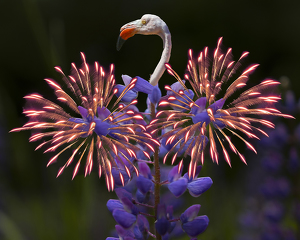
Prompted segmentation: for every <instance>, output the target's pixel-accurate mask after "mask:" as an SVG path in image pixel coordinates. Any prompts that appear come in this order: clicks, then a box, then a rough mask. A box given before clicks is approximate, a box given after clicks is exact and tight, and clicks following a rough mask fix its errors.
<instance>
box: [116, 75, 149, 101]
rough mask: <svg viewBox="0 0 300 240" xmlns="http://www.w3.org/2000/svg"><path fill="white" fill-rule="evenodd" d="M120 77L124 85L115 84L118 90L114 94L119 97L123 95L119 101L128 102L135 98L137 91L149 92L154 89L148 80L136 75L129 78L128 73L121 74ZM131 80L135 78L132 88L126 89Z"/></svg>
mask: <svg viewBox="0 0 300 240" xmlns="http://www.w3.org/2000/svg"><path fill="white" fill-rule="evenodd" d="M122 79H123V82H124V84H125V85H121V84H117V85H116V88H117V89H118V90H119V91H118V92H117V93H116V95H117V96H118V97H120V96H121V94H122V95H123V96H122V97H121V101H123V102H125V103H127V102H128V103H129V102H131V101H132V100H133V99H136V98H137V96H138V92H143V93H146V94H150V93H152V91H153V89H154V87H153V86H152V85H151V84H150V83H149V82H148V81H146V80H145V79H143V78H141V77H138V76H137V77H135V78H131V77H130V76H128V75H122ZM132 80H135V81H136V84H135V85H134V86H133V87H132V88H130V89H128V86H129V85H130V83H131V81H132ZM124 90H125V91H124Z"/></svg>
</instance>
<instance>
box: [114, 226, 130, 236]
mask: <svg viewBox="0 0 300 240" xmlns="http://www.w3.org/2000/svg"><path fill="white" fill-rule="evenodd" d="M115 228H116V231H117V233H118V236H119V237H120V239H124V240H125V239H126V240H134V234H133V232H132V231H131V230H128V229H124V228H123V227H122V226H120V225H116V226H115Z"/></svg>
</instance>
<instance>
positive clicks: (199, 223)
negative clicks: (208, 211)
mask: <svg viewBox="0 0 300 240" xmlns="http://www.w3.org/2000/svg"><path fill="white" fill-rule="evenodd" d="M208 223H209V219H208V217H207V216H206V215H203V216H199V217H196V218H195V219H194V220H193V221H190V222H186V223H184V224H182V229H183V231H185V232H186V233H187V234H188V235H189V236H190V237H197V236H198V235H199V234H200V233H203V232H204V231H205V230H206V228H207V226H208Z"/></svg>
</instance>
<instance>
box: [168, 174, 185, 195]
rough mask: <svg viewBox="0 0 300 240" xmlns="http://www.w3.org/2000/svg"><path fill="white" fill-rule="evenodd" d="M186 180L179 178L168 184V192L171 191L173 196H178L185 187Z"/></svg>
mask: <svg viewBox="0 0 300 240" xmlns="http://www.w3.org/2000/svg"><path fill="white" fill-rule="evenodd" d="M187 185H188V181H187V179H186V178H180V179H178V180H177V181H174V182H172V183H170V184H169V185H168V188H169V190H170V192H172V193H173V194H174V195H175V197H180V196H181V195H182V194H183V193H184V192H185V191H186V188H187Z"/></svg>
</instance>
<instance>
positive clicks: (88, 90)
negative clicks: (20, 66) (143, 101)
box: [12, 53, 159, 190]
mask: <svg viewBox="0 0 300 240" xmlns="http://www.w3.org/2000/svg"><path fill="white" fill-rule="evenodd" d="M81 57H82V60H83V66H82V68H79V69H78V68H77V67H76V65H75V64H74V63H72V70H71V75H70V76H69V77H67V76H66V75H65V74H64V73H63V71H62V70H61V68H60V67H55V69H56V70H57V71H58V72H59V73H61V74H62V76H63V80H64V82H65V83H66V85H67V86H68V88H69V89H70V91H71V93H72V94H73V95H74V96H75V98H74V99H73V98H71V96H70V95H69V94H67V93H66V92H65V91H64V90H63V89H62V88H61V87H60V86H59V85H58V84H57V83H56V82H55V81H53V80H51V79H45V80H46V82H47V83H48V84H49V85H50V86H51V87H52V88H53V89H54V90H55V94H56V96H57V99H58V100H59V101H61V102H63V104H65V105H66V106H67V107H68V108H69V109H68V110H66V109H65V108H63V107H61V106H60V105H58V104H55V103H53V102H51V101H49V100H47V99H45V98H43V97H42V96H41V95H39V94H31V95H28V96H25V99H26V100H27V102H28V107H26V108H25V110H24V113H25V114H26V115H27V116H28V117H29V122H28V123H26V124H25V125H24V126H23V127H21V128H15V129H13V130H12V132H15V131H21V130H34V131H40V132H39V133H36V132H35V134H34V135H32V136H31V137H30V139H29V141H30V142H32V141H36V140H40V139H43V138H46V139H47V140H46V141H44V142H43V143H41V144H40V145H39V146H38V147H37V148H36V149H39V148H41V147H43V146H47V145H48V146H49V147H48V149H47V150H46V151H45V152H53V151H56V150H57V149H58V148H61V147H62V146H63V145H66V146H65V147H64V148H63V149H62V150H60V151H59V152H58V153H57V154H56V155H55V156H54V157H52V158H51V159H50V161H49V162H48V164H47V166H49V165H50V164H52V163H54V162H55V161H56V160H57V158H58V157H59V155H61V154H62V153H63V152H64V151H66V150H68V149H70V148H74V151H73V154H72V155H71V157H70V158H69V160H68V161H67V162H66V163H65V164H64V165H63V166H62V167H61V168H60V169H59V171H58V174H57V176H59V175H60V174H61V173H62V172H63V171H64V169H65V168H66V167H68V166H69V165H70V164H71V163H72V161H73V159H74V157H75V155H79V160H78V161H77V164H76V166H75V169H74V171H73V177H72V179H73V178H74V177H75V175H76V174H77V173H78V171H79V168H80V165H81V164H82V162H83V159H84V158H85V159H86V164H85V176H86V175H88V174H90V173H91V171H92V168H93V165H94V158H96V159H97V161H96V164H97V165H98V172H99V176H101V174H102V173H104V175H105V177H106V185H107V188H108V190H113V189H114V177H113V175H116V174H119V181H120V183H121V184H122V185H124V184H125V181H127V179H125V180H124V178H129V177H130V175H131V173H130V170H129V169H128V167H127V166H126V165H124V169H119V167H118V166H117V164H116V161H123V160H121V157H123V159H125V162H127V163H129V164H130V165H131V166H132V169H134V170H136V171H137V169H136V167H135V166H134V165H133V164H132V163H130V162H131V161H130V160H129V158H132V157H136V155H135V152H137V151H138V150H139V147H137V146H135V145H134V144H133V143H132V141H136V142H138V143H139V144H140V145H142V146H143V147H144V148H147V149H149V151H154V148H153V147H152V145H153V144H159V143H158V142H157V141H156V140H155V139H152V138H151V136H150V134H148V133H145V132H144V131H145V130H146V129H145V127H144V126H143V125H141V124H138V123H136V121H140V120H143V117H142V116H141V115H140V114H139V113H136V112H134V111H133V110H131V109H130V106H132V105H134V104H136V103H137V100H136V99H134V100H132V101H131V102H130V103H129V104H128V105H127V106H125V105H124V104H119V105H118V107H117V108H115V106H116V105H117V104H118V102H119V101H120V100H121V98H122V97H123V96H124V94H126V92H127V91H129V90H131V89H133V88H137V90H140V88H141V86H144V82H143V81H142V80H140V79H139V78H135V79H133V80H131V81H130V82H129V83H128V84H127V86H126V87H125V89H124V90H123V91H122V92H121V93H120V92H119V90H118V88H116V87H115V77H114V65H111V67H110V71H109V73H105V72H104V70H103V68H102V67H101V66H100V65H99V64H98V63H97V62H95V66H94V68H93V69H92V68H90V66H89V65H88V64H87V63H86V60H85V55H84V54H83V53H81ZM141 81H142V82H143V83H141ZM118 93H120V96H119V98H118V99H117V100H116V101H115V102H114V103H113V108H114V109H113V110H109V109H108V105H109V104H110V103H111V100H112V98H113V97H114V95H115V94H118ZM76 101H77V102H79V105H78V104H76ZM70 110H72V111H73V112H74V113H75V115H78V116H80V117H74V116H71V115H70V114H69V112H70ZM125 114H126V115H127V118H126V119H124V118H123V116H124V115H125ZM48 129H50V131H44V130H48ZM145 139H147V141H146V142H145ZM151 139H152V140H153V141H154V142H153V141H151ZM112 168H114V169H115V170H116V171H117V173H115V172H114V174H113V173H112ZM120 170H125V171H120ZM118 171H119V172H118ZM126 175H127V176H126ZM124 176H126V177H124Z"/></svg>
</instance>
